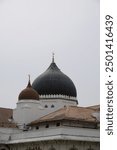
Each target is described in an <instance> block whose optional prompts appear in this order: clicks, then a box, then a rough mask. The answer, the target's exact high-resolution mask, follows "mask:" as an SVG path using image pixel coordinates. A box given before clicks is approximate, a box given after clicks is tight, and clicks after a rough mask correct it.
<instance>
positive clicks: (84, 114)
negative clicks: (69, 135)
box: [29, 106, 99, 125]
mask: <svg viewBox="0 0 117 150" xmlns="http://www.w3.org/2000/svg"><path fill="white" fill-rule="evenodd" d="M96 112H99V111H97V109H92V108H87V107H77V106H68V107H64V108H61V109H59V110H57V111H55V112H52V113H50V114H48V115H46V116H44V117H41V118H40V119H38V120H35V121H33V122H31V123H30V124H29V125H35V124H38V123H41V122H47V121H57V120H63V119H66V120H79V121H88V122H95V121H97V120H96V117H95V116H93V113H96Z"/></svg>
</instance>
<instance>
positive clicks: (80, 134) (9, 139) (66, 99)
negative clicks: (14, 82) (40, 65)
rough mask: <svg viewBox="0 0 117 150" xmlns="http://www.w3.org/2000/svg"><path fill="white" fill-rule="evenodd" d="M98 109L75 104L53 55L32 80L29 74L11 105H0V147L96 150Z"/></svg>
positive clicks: (74, 92)
mask: <svg viewBox="0 0 117 150" xmlns="http://www.w3.org/2000/svg"><path fill="white" fill-rule="evenodd" d="M84 94H85V93H84ZM99 111H100V106H99V105H95V106H90V107H80V106H79V105H78V100H77V90H76V87H75V85H74V83H73V81H72V80H71V79H70V78H69V77H68V76H67V75H65V74H64V73H63V72H62V71H61V70H60V69H59V68H58V66H57V65H56V63H55V60H54V57H53V58H52V62H51V64H50V66H49V67H48V68H47V70H46V71H45V72H44V73H42V74H41V75H39V76H38V77H37V78H36V79H35V80H34V82H33V83H32V84H31V81H30V77H29V81H28V84H27V86H26V88H25V89H23V90H22V91H21V92H20V93H19V96H18V100H17V104H16V108H15V109H9V108H1V107H0V150H99V149H100V120H99V119H100V115H99Z"/></svg>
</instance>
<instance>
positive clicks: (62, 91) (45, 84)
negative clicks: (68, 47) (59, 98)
mask: <svg viewBox="0 0 117 150" xmlns="http://www.w3.org/2000/svg"><path fill="white" fill-rule="evenodd" d="M32 87H33V88H34V89H35V90H36V91H37V92H38V93H39V94H40V95H65V96H71V97H76V96H77V92H76V88H75V86H74V83H73V82H72V80H71V79H70V78H69V77H68V76H66V75H65V74H64V73H63V72H61V71H60V69H59V68H58V67H57V65H56V64H55V62H54V58H53V61H52V63H51V64H50V66H49V68H48V69H47V70H46V71H45V72H44V73H42V74H41V75H40V76H39V77H37V78H36V79H35V80H34V82H33V84H32Z"/></svg>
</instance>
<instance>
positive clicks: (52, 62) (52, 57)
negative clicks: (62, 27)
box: [52, 52, 55, 63]
mask: <svg viewBox="0 0 117 150" xmlns="http://www.w3.org/2000/svg"><path fill="white" fill-rule="evenodd" d="M54 55H55V54H54V52H53V53H52V63H54Z"/></svg>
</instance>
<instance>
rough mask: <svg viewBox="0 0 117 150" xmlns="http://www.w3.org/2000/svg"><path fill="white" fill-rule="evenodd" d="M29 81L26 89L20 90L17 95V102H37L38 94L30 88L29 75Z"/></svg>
mask: <svg viewBox="0 0 117 150" xmlns="http://www.w3.org/2000/svg"><path fill="white" fill-rule="evenodd" d="M28 77H29V81H28V85H27V87H26V88H25V89H24V90H22V91H21V92H20V94H19V97H18V99H19V100H39V94H38V93H37V91H36V90H34V89H33V88H32V85H31V82H30V75H28Z"/></svg>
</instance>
